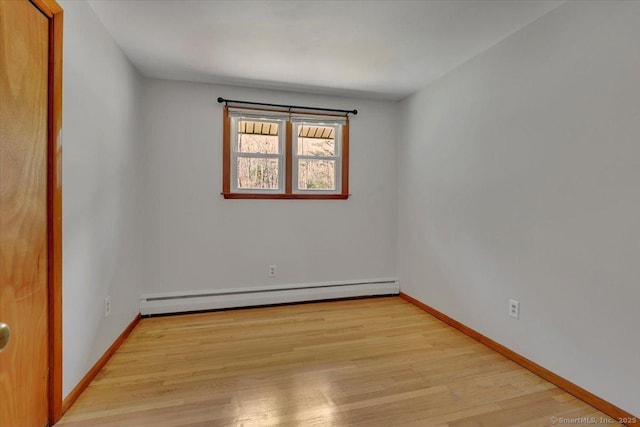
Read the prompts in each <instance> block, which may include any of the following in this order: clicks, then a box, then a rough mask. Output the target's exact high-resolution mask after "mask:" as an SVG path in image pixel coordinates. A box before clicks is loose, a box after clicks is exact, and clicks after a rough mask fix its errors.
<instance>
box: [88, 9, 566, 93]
mask: <svg viewBox="0 0 640 427" xmlns="http://www.w3.org/2000/svg"><path fill="white" fill-rule="evenodd" d="M561 3H563V1H548V0H527V1H525V0H455V1H454V0H438V1H401V0H395V1H329V0H325V1H220V0H208V1H207V0H197V1H194V0H182V1H180V0H156V1H149V0H90V4H91V6H92V8H93V10H94V11H95V12H96V14H97V15H98V17H99V18H100V20H101V21H102V22H103V24H104V25H105V27H106V28H107V30H108V31H109V32H110V33H111V35H112V36H113V37H114V38H115V40H116V42H117V43H118V44H119V45H120V46H121V47H122V49H123V50H124V52H125V54H126V55H127V56H128V57H129V59H130V60H131V61H132V62H133V64H134V65H135V66H136V67H137V68H138V70H139V71H140V72H141V73H142V75H144V76H147V77H156V78H164V79H174V80H187V81H196V82H210V83H222V84H231V85H243V86H254V87H264V88H273V89H285V90H297V91H305V92H315V93H328V94H338V95H349V96H362V97H372V98H383V99H401V98H403V97H405V96H406V95H409V94H410V93H412V92H414V91H416V90H418V89H420V88H422V87H424V86H425V85H427V84H428V83H430V82H432V81H433V80H434V79H436V78H438V77H440V76H442V75H443V74H445V73H447V72H448V71H450V70H452V69H453V68H455V67H457V66H458V65H460V64H462V63H463V62H465V61H467V60H468V59H470V58H472V57H473V56H475V55H477V54H478V53H480V52H482V51H484V50H486V49H488V48H489V47H491V46H493V45H494V44H496V43H497V42H499V41H500V40H502V39H504V38H505V37H507V36H509V35H510V34H512V33H513V32H515V31H517V30H519V29H520V28H522V27H524V26H525V25H527V24H529V23H531V22H533V21H534V20H536V19H537V18H539V17H540V16H542V15H544V14H545V13H547V12H549V11H550V10H552V9H554V8H555V7H557V6H559V5H560V4H561Z"/></svg>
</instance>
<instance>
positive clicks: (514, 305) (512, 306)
mask: <svg viewBox="0 0 640 427" xmlns="http://www.w3.org/2000/svg"><path fill="white" fill-rule="evenodd" d="M509 316H511V317H513V318H515V319H519V318H520V303H519V302H518V301H516V300H514V299H510V300H509Z"/></svg>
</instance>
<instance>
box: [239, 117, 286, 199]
mask: <svg viewBox="0 0 640 427" xmlns="http://www.w3.org/2000/svg"><path fill="white" fill-rule="evenodd" d="M239 121H251V122H267V123H278V154H266V153H245V152H239V151H238V135H239V133H238V122H239ZM230 130H231V135H230V136H231V141H230V142H231V165H230V167H231V189H232V191H233V192H234V193H252V194H282V193H284V191H285V183H286V177H285V167H286V165H285V162H286V153H285V133H286V131H287V125H286V120H285V119H280V118H268V117H267V118H255V117H241V116H236V117H231V129H230ZM240 157H245V158H254V159H257V158H261V159H277V160H278V188H273V189H269V188H242V187H238V158H240Z"/></svg>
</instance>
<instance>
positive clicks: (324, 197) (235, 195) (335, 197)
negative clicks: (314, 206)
mask: <svg viewBox="0 0 640 427" xmlns="http://www.w3.org/2000/svg"><path fill="white" fill-rule="evenodd" d="M221 194H222V195H223V196H224V198H225V199H289V200H346V199H348V198H349V194H265V193H221Z"/></svg>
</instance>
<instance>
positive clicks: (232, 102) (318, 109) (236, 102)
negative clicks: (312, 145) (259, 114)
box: [218, 97, 358, 116]
mask: <svg viewBox="0 0 640 427" xmlns="http://www.w3.org/2000/svg"><path fill="white" fill-rule="evenodd" d="M218 102H219V103H220V104H222V103H223V102H224V104H225V105H229V104H230V103H231V104H244V105H261V106H263V107H277V108H285V109H289V111H291V109H292V108H293V109H296V110H311V111H330V112H332V113H344V114H346V115H347V116H348V115H349V114H353V115H354V116H355V115H357V114H358V110H338V109H336V108H319V107H303V106H300V105H283V104H267V103H264V102H251V101H238V100H235V99H224V98H223V97H219V98H218Z"/></svg>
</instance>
